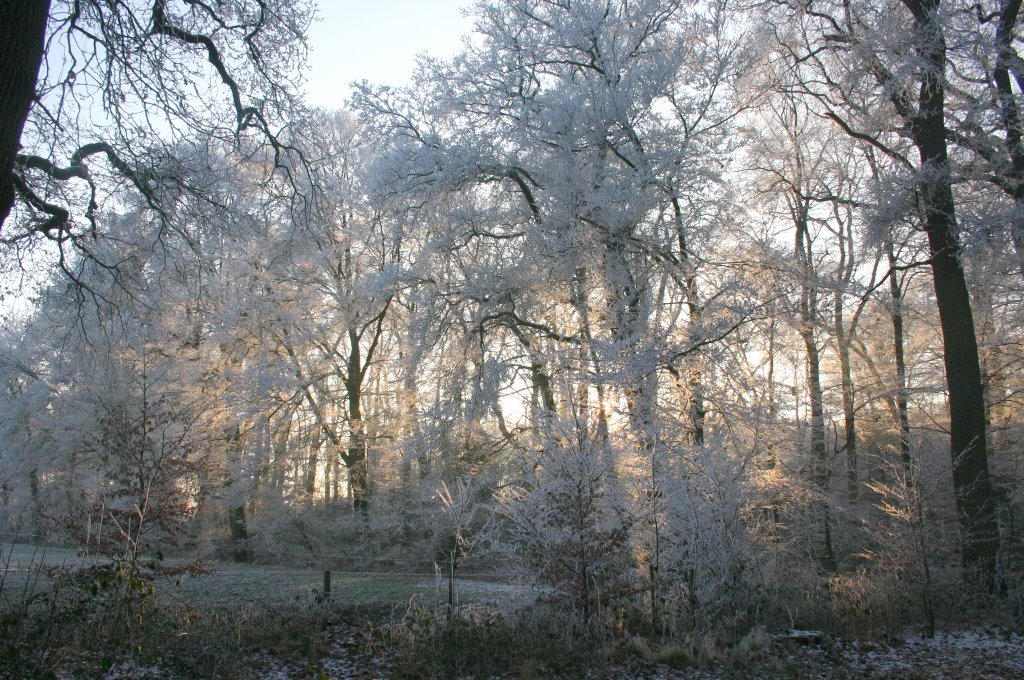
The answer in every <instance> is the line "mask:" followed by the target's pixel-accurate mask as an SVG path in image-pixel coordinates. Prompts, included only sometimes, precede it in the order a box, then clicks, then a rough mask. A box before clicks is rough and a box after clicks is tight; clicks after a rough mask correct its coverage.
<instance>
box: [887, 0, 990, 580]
mask: <svg viewBox="0 0 1024 680" xmlns="http://www.w3.org/2000/svg"><path fill="white" fill-rule="evenodd" d="M905 4H906V5H907V7H908V8H909V9H910V11H911V12H912V13H913V15H914V20H915V24H916V28H917V33H918V36H919V40H920V43H919V45H918V54H919V56H920V58H921V60H922V62H923V63H924V64H925V65H926V67H925V68H923V69H922V72H923V76H922V82H921V88H920V91H919V95H918V111H917V115H916V116H915V117H914V119H913V120H912V121H911V131H912V134H913V138H914V144H915V146H916V147H917V150H918V154H919V156H920V159H921V176H922V178H923V179H922V181H921V185H920V188H921V203H922V210H923V213H924V227H925V231H926V232H927V234H928V247H929V251H930V255H931V263H932V277H933V280H934V285H935V299H936V303H937V305H938V309H939V320H940V322H941V325H942V343H943V350H944V351H943V353H944V360H945V368H946V384H947V388H948V392H949V419H950V449H951V455H952V459H953V487H954V491H955V493H956V505H957V514H958V518H959V522H960V531H961V534H962V541H963V543H962V547H961V553H962V557H963V561H964V567H965V568H966V569H967V570H968V571H971V572H976V575H977V576H979V577H980V578H981V579H982V580H983V581H984V582H986V583H992V582H993V580H992V579H993V577H994V575H995V560H996V550H997V548H998V543H999V541H998V532H997V526H996V515H995V510H996V509H995V504H994V503H993V498H992V482H991V479H990V477H989V471H988V451H987V449H986V445H985V438H986V437H985V398H984V393H983V390H982V384H981V367H980V363H979V360H978V342H977V337H976V336H975V330H974V318H973V315H972V313H971V299H970V295H969V293H968V289H967V281H966V278H965V276H964V270H963V268H962V266H961V263H960V245H959V242H958V240H957V221H956V208H955V203H954V200H953V187H952V180H951V177H950V167H949V156H948V150H947V146H946V123H945V70H946V41H945V37H944V34H943V30H942V25H941V21H942V18H941V17H940V16H939V12H938V10H939V4H940V0H905Z"/></svg>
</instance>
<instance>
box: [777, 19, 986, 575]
mask: <svg viewBox="0 0 1024 680" xmlns="http://www.w3.org/2000/svg"><path fill="white" fill-rule="evenodd" d="M944 10H945V6H944V5H943V4H942V3H941V0H903V2H901V3H900V4H898V5H897V4H895V3H889V2H880V3H877V4H875V3H866V4H864V5H858V6H852V5H849V4H842V5H835V4H833V3H830V2H815V3H812V4H811V5H809V6H807V7H801V8H800V9H798V10H796V12H795V13H794V14H793V15H791V17H790V20H791V21H792V22H794V23H790V24H789V25H790V26H793V25H795V24H799V23H803V26H801V29H802V32H801V36H802V38H799V39H795V41H791V40H789V39H788V38H784V39H782V40H780V43H779V44H780V46H781V48H782V49H783V51H784V53H786V54H787V55H788V57H789V63H790V64H791V67H792V69H793V71H794V81H795V82H797V83H799V84H800V89H801V90H802V91H803V92H804V93H806V94H807V95H809V96H810V97H812V98H813V99H814V100H815V101H816V103H817V106H818V109H819V111H820V114H821V115H823V116H825V117H827V118H830V119H831V120H832V121H833V122H835V123H836V124H837V125H838V126H839V127H840V128H841V129H842V130H843V131H845V132H846V133H847V134H849V135H851V136H853V137H856V138H858V139H860V140H861V141H863V142H865V143H867V144H871V145H872V146H874V147H875V148H876V149H878V150H879V151H881V152H882V153H885V154H887V155H889V156H890V157H891V158H893V159H894V160H896V161H897V162H899V163H900V164H902V166H903V167H904V168H905V169H907V170H908V171H909V172H911V173H913V177H914V182H915V185H916V189H917V200H918V210H919V217H920V228H921V230H922V231H923V232H924V233H925V235H926V236H927V240H928V245H929V255H930V258H929V265H930V267H931V271H932V280H933V284H934V291H935V301H936V307H937V309H938V312H939V318H940V322H941V327H942V338H943V359H944V362H945V374H946V383H947V388H948V400H949V417H950V450H951V457H952V462H953V485H954V488H955V490H956V501H957V509H958V516H959V522H960V528H961V533H962V556H963V561H964V565H965V567H966V568H968V570H976V571H977V572H978V573H979V574H980V575H981V576H982V579H983V580H984V581H988V582H991V578H992V575H993V574H994V570H995V556H996V550H997V547H998V530H997V526H996V519H995V512H996V508H995V504H994V497H993V494H992V485H991V479H990V477H989V471H988V452H987V448H986V424H985V408H984V403H985V400H984V392H983V389H982V382H981V369H980V362H979V355H978V343H977V336H976V334H975V329H974V320H973V315H972V311H971V300H970V293H969V290H968V287H967V280H966V277H965V274H964V266H963V262H962V257H963V249H962V245H961V242H960V235H959V234H960V226H959V224H958V221H957V206H956V200H955V197H954V191H953V182H954V177H955V168H954V166H953V163H952V161H951V158H950V153H949V147H948V142H947V140H948V139H949V137H950V136H951V134H950V129H949V127H948V125H947V115H948V114H947V109H946V92H947V87H946V83H947V63H948V61H947V45H946V39H945V31H946V27H947V24H946V22H947V18H946V13H945V11H944ZM893 12H898V14H896V16H899V17H901V21H902V22H903V23H897V24H893V23H892V22H893ZM882 22H884V23H885V24H886V25H887V26H894V27H896V28H897V29H898V30H896V31H894V32H890V31H888V30H885V31H883V30H881V29H879V26H880V25H881V23H882ZM876 31H877V33H876ZM890 33H891V35H890ZM876 34H877V35H885V36H887V37H886V40H888V41H889V42H885V41H881V42H879V41H876V40H874V38H873V37H871V36H874V35H876ZM815 75H816V76H817V77H815ZM893 129H897V130H898V131H899V132H900V133H901V134H902V135H904V139H905V141H906V142H908V143H909V144H910V145H911V146H912V148H913V149H914V150H915V151H916V153H917V156H918V162H917V163H916V164H915V163H914V162H913V161H912V160H911V159H910V158H909V157H908V156H907V155H905V154H904V153H903V151H902V150H901V148H899V146H898V144H894V143H893V140H892V139H891V137H890V135H889V133H888V131H889V130H893Z"/></svg>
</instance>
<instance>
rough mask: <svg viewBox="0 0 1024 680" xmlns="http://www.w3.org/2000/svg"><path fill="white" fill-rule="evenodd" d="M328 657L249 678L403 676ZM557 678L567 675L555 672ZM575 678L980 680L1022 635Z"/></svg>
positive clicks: (1011, 668) (127, 671) (849, 646)
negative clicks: (558, 674) (318, 661)
mask: <svg viewBox="0 0 1024 680" xmlns="http://www.w3.org/2000/svg"><path fill="white" fill-rule="evenodd" d="M324 635H325V637H326V638H328V639H329V640H330V643H331V644H330V655H329V656H328V657H326V658H324V659H322V660H321V663H320V664H319V665H312V666H311V665H309V664H295V663H293V664H287V663H282V662H280V661H278V660H276V659H274V658H273V657H270V656H262V657H258V658H256V659H253V667H252V669H251V676H250V677H253V678H259V679H260V680H286V679H289V678H332V679H333V678H339V679H340V678H360V679H362V678H367V679H368V678H390V677H400V676H402V674H401V673H400V672H399V671H398V670H397V669H396V668H395V667H394V666H393V664H392V661H391V659H389V658H388V656H387V654H386V652H385V653H381V652H382V650H380V649H379V648H378V649H377V650H376V653H374V652H371V651H370V650H369V649H368V648H367V642H368V639H367V636H366V635H365V634H364V633H362V632H361V631H358V630H355V629H353V628H350V627H348V626H336V627H334V628H331V629H329V630H327V631H325V632H324ZM103 677H104V678H105V679H106V680H122V679H123V680H127V679H128V678H164V677H167V676H166V675H165V673H164V672H162V671H161V669H160V668H159V666H150V667H140V666H138V665H134V664H121V665H117V666H115V667H114V668H112V669H110V671H109V672H108V673H107V674H106V675H105V676H103ZM506 677H508V678H519V677H555V676H550V675H548V674H546V673H545V672H544V671H543V669H537V670H536V674H535V675H534V674H530V675H524V674H523V671H522V669H520V670H518V671H517V672H515V673H509V674H508V675H507V676H506ZM557 677H565V675H564V674H563V675H560V676H557ZM580 677H585V678H592V679H594V680H597V679H611V678H635V679H637V680H640V679H643V680H675V679H678V680H718V679H725V678H822V679H826V678H828V679H830V678H879V679H881V678H902V679H908V680H909V679H922V680H923V679H926V678H927V679H929V680H954V679H955V680H961V679H962V680H968V679H971V680H985V679H997V678H998V679H1003V678H1007V679H1011V678H1012V679H1017V678H1024V636H1021V635H1019V634H998V633H995V632H985V631H959V632H951V633H941V632H940V633H938V634H937V635H936V637H935V638H934V639H926V638H922V637H919V636H916V635H911V636H907V637H906V638H905V639H903V640H898V641H892V642H888V643H879V642H856V641H845V640H831V639H827V638H826V639H824V640H822V641H821V642H819V643H814V644H800V643H795V642H792V641H785V642H775V643H772V644H770V645H769V646H768V647H766V648H765V649H762V650H758V651H755V652H753V653H752V656H751V658H749V659H746V660H743V659H734V660H732V661H730V662H728V663H719V664H715V665H713V666H712V667H710V668H673V667H669V666H666V665H645V664H644V663H643V662H642V661H639V660H638V661H636V662H621V661H620V662H615V663H608V664H604V665H601V666H599V667H598V666H595V667H594V668H592V669H590V670H587V671H585V672H581V674H580Z"/></svg>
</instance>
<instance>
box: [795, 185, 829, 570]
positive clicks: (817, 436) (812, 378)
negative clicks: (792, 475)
mask: <svg viewBox="0 0 1024 680" xmlns="http://www.w3.org/2000/svg"><path fill="white" fill-rule="evenodd" d="M795 203H796V214H795V215H794V218H795V220H794V221H795V224H796V256H797V262H798V264H799V266H800V270H801V278H802V281H801V292H800V337H801V338H803V341H804V350H805V352H806V356H807V399H808V402H809V405H810V412H811V413H810V420H811V447H810V448H811V481H812V482H813V483H814V485H815V487H817V491H818V494H819V496H820V497H819V498H818V500H817V501H816V503H815V506H816V507H815V514H816V515H817V516H818V517H817V519H818V521H819V522H820V527H821V532H822V533H821V546H820V548H821V552H820V553H819V555H818V561H819V563H820V564H821V566H822V567H823V568H824V569H825V570H826V571H829V572H834V571H835V570H836V558H835V551H834V550H833V548H832V526H831V525H832V518H831V512H830V510H829V498H828V492H829V478H830V477H831V461H830V460H829V458H828V451H827V449H826V447H825V408H824V395H823V392H822V389H821V356H820V353H819V351H818V342H817V337H816V333H815V326H816V324H817V315H818V314H817V311H818V290H817V283H816V282H815V281H814V264H813V260H812V257H811V236H810V231H809V228H808V224H807V217H808V215H807V212H808V206H807V205H806V203H805V202H804V201H802V200H800V199H795Z"/></svg>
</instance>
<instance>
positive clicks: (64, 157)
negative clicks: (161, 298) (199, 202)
mask: <svg viewBox="0 0 1024 680" xmlns="http://www.w3.org/2000/svg"><path fill="white" fill-rule="evenodd" d="M311 12H312V10H311V7H310V4H309V3H308V2H299V3H292V2H284V1H282V0H269V1H268V0H234V1H232V2H228V3H216V4H207V3H204V2H180V3H179V2H175V1H173V0H153V2H144V1H143V0H119V1H117V2H99V1H98V0H84V1H76V2H69V1H68V0H56V1H55V2H47V1H46V0H16V1H14V2H5V3H4V6H3V8H0V26H2V27H3V31H4V34H5V35H7V36H10V39H5V40H4V45H3V47H2V48H0V229H3V230H4V231H3V234H2V243H3V244H5V245H7V246H8V247H15V248H25V247H28V246H29V245H31V244H34V243H37V242H39V241H40V240H47V241H50V242H52V243H54V244H55V245H56V249H57V251H58V254H59V258H60V264H61V265H62V266H64V267H65V269H67V261H66V258H67V257H69V256H70V254H67V253H65V248H66V247H68V246H69V245H70V246H71V247H73V249H75V250H76V251H78V253H79V254H80V255H86V256H88V255H89V253H90V252H91V248H90V245H89V243H90V241H91V240H94V239H95V238H96V237H97V233H98V231H99V230H100V226H99V219H100V215H101V212H102V211H104V210H109V209H112V208H114V207H115V206H116V203H115V202H113V201H112V197H113V196H114V195H115V194H116V193H117V191H118V190H119V189H120V188H122V187H130V189H131V191H132V192H134V193H135V194H136V195H137V196H138V197H140V198H141V199H142V200H143V201H144V202H145V204H146V205H147V207H148V208H149V209H150V210H151V211H153V213H154V214H156V215H157V216H158V217H160V218H161V219H163V220H164V221H165V226H166V227H171V226H173V225H174V221H173V219H172V216H173V215H172V213H173V210H172V208H173V200H174V197H175V196H176V195H179V194H180V193H181V192H182V191H185V192H188V191H190V190H192V191H197V192H198V191H199V188H198V187H195V186H193V185H192V179H193V178H194V176H195V174H196V173H197V172H202V171H203V170H205V168H204V167H203V166H202V165H200V166H199V167H196V165H195V162H196V157H195V156H194V154H193V153H192V151H193V148H192V147H191V146H190V145H189V144H187V143H186V144H182V141H185V140H198V143H199V145H200V146H203V145H207V144H208V143H209V141H210V140H214V139H215V140H217V141H218V143H220V144H222V145H223V146H225V147H227V148H231V147H234V148H235V149H236V150H238V151H241V152H243V153H244V154H247V155H251V154H258V153H262V150H263V149H269V151H270V153H269V154H268V158H267V167H269V168H270V169H271V171H274V170H276V169H280V170H282V171H283V173H282V174H283V176H284V177H285V178H286V179H287V180H288V181H290V182H291V184H292V188H293V189H301V190H302V191H306V193H307V195H308V191H307V190H308V187H309V182H308V181H305V179H304V178H303V177H302V176H301V175H302V160H301V154H299V153H297V150H296V149H295V148H294V147H293V146H292V145H291V144H290V143H289V141H288V134H287V129H286V128H287V124H288V122H287V121H286V120H284V119H283V118H284V116H286V115H288V114H289V113H290V112H294V111H298V110H299V102H298V99H297V96H298V95H297V90H298V88H297V87H296V85H297V80H296V78H297V75H296V68H297V67H298V66H299V65H300V63H301V60H302V57H303V52H304V34H305V30H306V27H307V25H308V23H309V21H310V17H311ZM207 87H212V88H214V89H215V91H219V92H223V97H208V96H206V95H205V94H204V93H202V90H203V89H205V88H207ZM12 211H13V215H14V219H13V220H12V219H11V215H12ZM93 254H95V253H93Z"/></svg>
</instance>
